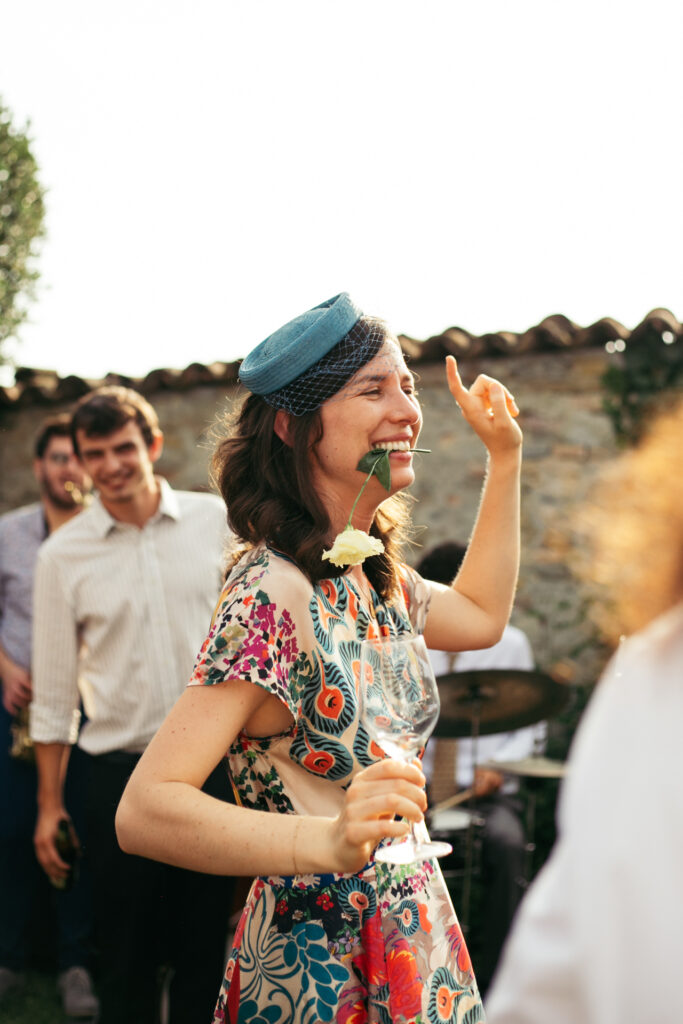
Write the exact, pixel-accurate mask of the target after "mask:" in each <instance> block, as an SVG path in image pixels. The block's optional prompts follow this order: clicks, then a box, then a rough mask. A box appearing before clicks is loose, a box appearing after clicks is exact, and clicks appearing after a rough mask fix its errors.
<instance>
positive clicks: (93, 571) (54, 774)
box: [31, 387, 232, 1024]
mask: <svg viewBox="0 0 683 1024" xmlns="http://www.w3.org/2000/svg"><path fill="white" fill-rule="evenodd" d="M71 429H72V437H73V441H74V447H75V450H76V452H77V454H78V456H79V458H80V461H81V464H82V466H83V468H84V469H85V470H86V471H87V472H88V473H89V475H90V476H91V477H92V480H93V485H94V487H95V488H96V490H97V492H98V493H97V497H96V498H95V500H94V501H93V503H92V505H91V507H90V508H89V509H88V510H87V511H86V512H84V513H83V514H82V515H81V516H80V517H78V519H76V520H74V522H73V523H69V524H68V525H67V526H66V527H65V528H64V529H63V530H61V531H60V532H59V534H57V535H55V537H54V538H50V539H49V541H48V542H47V543H46V544H45V545H44V546H43V548H42V549H41V551H40V555H39V558H38V565H37V571H36V587H35V607H34V614H35V624H36V629H35V633H34V637H35V640H34V650H33V687H34V700H33V704H32V708H31V735H32V737H33V740H34V744H35V749H36V759H37V763H38V771H39V787H38V820H37V825H36V832H35V846H36V853H37V855H38V859H39V860H40V862H41V864H42V865H43V867H44V869H45V871H46V872H47V873H48V875H50V877H52V878H60V877H63V876H64V874H65V871H66V864H65V863H64V861H63V860H62V859H61V858H60V856H59V854H58V853H57V850H56V847H55V835H56V831H57V825H58V822H59V821H60V819H62V818H64V817H68V808H66V807H65V806H64V799H63V793H62V786H61V781H60V765H61V762H62V757H63V753H64V750H65V748H66V747H67V746H68V745H69V744H70V743H72V742H73V741H74V739H75V736H76V729H77V725H78V711H77V709H78V705H79V699H80V697H82V700H83V706H84V710H85V715H86V720H85V722H84V724H83V725H82V727H81V729H80V733H79V735H78V745H79V747H80V748H81V749H82V751H84V753H85V755H86V757H87V761H88V767H89V789H88V800H87V805H86V812H87V814H86V820H87V834H86V837H85V842H86V843H87V847H88V852H89V860H90V862H91V865H92V873H93V885H94V893H95V912H96V925H97V938H98V942H99V948H100V954H101V965H100V975H99V991H100V1001H101V1017H100V1024H123V1022H124V1021H125V1022H126V1024H153V1022H155V1021H156V1020H157V1019H158V991H157V977H158V973H159V967H160V966H162V965H168V964H170V965H171V967H172V969H173V976H172V981H171V984H170V1018H169V1019H170V1022H171V1024H174V1022H177V1024H181V1022H182V1024H186V1022H188V1021H193V1020H197V1021H199V1020H209V1019H210V1017H211V1012H212V1008H213V1005H214V1002H215V996H216V991H217V990H218V986H219V984H220V978H221V975H222V968H223V958H224V946H225V938H226V932H227V924H228V918H229V912H230V903H231V890H232V881H231V880H229V879H224V878H218V877H212V876H207V875H199V874H195V873H193V872H187V871H180V870H178V869H175V868H170V867H167V866H165V865H161V864H156V863H154V862H151V861H147V860H144V859H142V858H139V857H132V856H129V855H127V854H124V853H122V852H121V850H120V849H119V847H118V843H117V841H116V836H115V832H114V816H115V812H116V807H117V805H118V801H119V798H120V796H121V793H122V791H123V788H124V786H125V783H126V780H127V778H128V776H129V775H130V773H131V771H132V769H133V767H134V765H135V764H136V762H137V760H138V758H139V757H140V755H141V754H142V752H143V751H144V749H145V747H146V746H147V744H148V742H149V741H150V740H151V738H152V736H153V735H154V733H155V732H156V730H157V728H158V727H159V725H160V724H161V722H162V720H163V719H164V717H165V716H166V714H167V712H168V711H169V709H170V708H171V706H172V705H173V703H174V702H175V700H176V698H177V697H178V696H179V695H180V693H181V692H182V690H183V688H184V686H185V685H186V683H187V680H188V678H189V676H190V673H191V670H192V665H193V662H194V658H195V656H196V653H197V651H198V650H199V647H200V646H201V643H202V640H203V637H204V636H205V634H206V631H207V628H208V624H209V622H210V619H211V613H212V610H213V607H214V605H215V602H216V600H217V598H218V594H219V592H220V588H221V582H222V571H221V570H222V564H223V562H224V556H225V550H224V548H225V542H226V533H227V530H226V525H225V508H224V506H223V503H222V502H221V501H220V499H219V498H218V497H215V496H213V495H208V494H193V493H188V492H177V491H173V490H172V489H171V487H170V486H169V484H168V483H167V482H166V481H165V480H163V479H160V478H159V477H156V476H155V474H154V464H155V462H156V461H157V460H158V458H159V456H160V455H161V450H162V445H163V436H162V434H161V431H160V430H159V426H158V420H157V417H156V413H155V412H154V410H153V409H152V407H151V406H150V405H149V403H148V402H146V401H145V399H143V398H142V396H140V395H138V394H137V393H136V392H134V391H131V390H130V389H126V388H120V387H106V388H100V389H98V390H97V391H94V392H92V393H91V394H90V395H87V396H86V397H85V398H84V399H82V400H81V402H80V403H79V404H78V405H77V407H76V411H75V413H74V417H73V420H72V425H71ZM205 788H207V790H208V791H210V792H211V793H212V794H213V795H215V796H217V797H218V798H220V799H230V798H231V797H230V792H229V784H228V779H227V774H226V773H225V770H224V768H223V767H222V766H219V767H218V768H217V769H216V771H214V773H213V774H212V775H211V776H210V777H209V779H208V780H207V783H206V787H205Z"/></svg>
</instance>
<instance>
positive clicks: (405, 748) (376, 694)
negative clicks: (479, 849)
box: [360, 633, 452, 864]
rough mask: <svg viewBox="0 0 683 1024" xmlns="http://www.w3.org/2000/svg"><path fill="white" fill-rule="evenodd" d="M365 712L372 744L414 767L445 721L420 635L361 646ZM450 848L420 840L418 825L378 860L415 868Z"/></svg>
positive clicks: (380, 850)
mask: <svg viewBox="0 0 683 1024" xmlns="http://www.w3.org/2000/svg"><path fill="white" fill-rule="evenodd" d="M360 647H361V656H360V709H361V717H362V721H363V725H364V727H365V729H366V730H367V732H368V734H369V735H370V738H371V739H373V740H374V741H375V743H377V745H378V746H380V747H381V748H382V750H383V751H384V753H385V754H387V755H388V756H389V757H393V758H395V759H396V760H399V761H406V762H410V761H412V760H413V759H414V758H415V757H416V756H417V754H418V753H419V751H420V750H421V749H422V747H424V745H425V744H426V742H427V740H428V739H429V737H430V735H431V733H432V730H433V729H434V726H435V725H436V721H437V718H438V717H439V691H438V689H437V686H436V680H435V678H434V672H433V671H432V666H431V662H430V660H429V654H428V653H427V647H426V645H425V642H424V638H423V637H422V636H418V635H417V634H414V633H409V634H405V635H403V636H398V637H390V636H381V637H376V638H371V639H369V640H362V641H361V645H360ZM451 850H452V847H451V846H450V845H449V844H448V843H440V842H431V841H427V840H426V839H425V840H423V839H420V838H419V837H418V835H417V834H416V831H415V824H414V823H413V824H412V825H411V828H410V834H409V836H408V837H407V838H406V839H405V840H404V841H402V842H399V843H392V844H389V845H386V846H381V847H379V848H378V849H377V850H376V851H375V860H379V861H385V862H387V863H390V864H412V863H413V862H417V861H423V860H430V859H431V858H432V857H443V856H445V855H446V854H448V853H450V852H451Z"/></svg>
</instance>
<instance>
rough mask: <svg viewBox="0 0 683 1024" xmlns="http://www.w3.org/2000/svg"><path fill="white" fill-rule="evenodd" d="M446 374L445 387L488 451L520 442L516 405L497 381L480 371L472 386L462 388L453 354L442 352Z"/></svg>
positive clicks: (502, 448) (511, 448)
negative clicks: (446, 384)
mask: <svg viewBox="0 0 683 1024" xmlns="http://www.w3.org/2000/svg"><path fill="white" fill-rule="evenodd" d="M446 376H447V378H448V388H449V390H450V392H451V394H452V395H453V398H454V399H455V401H456V402H457V404H458V406H459V407H460V410H461V411H462V414H463V416H464V417H465V419H466V420H467V422H468V423H469V425H470V426H471V427H472V429H473V430H474V432H475V433H476V434H477V436H478V437H480V438H481V440H482V441H483V442H484V444H485V445H486V447H487V449H488V451H489V453H490V454H491V455H495V454H499V453H502V452H505V451H514V450H515V449H517V448H519V447H520V446H521V444H522V431H521V430H520V428H519V424H518V423H517V422H516V420H515V417H516V416H518V415H519V409H518V408H517V403H516V402H515V400H514V398H513V396H512V395H511V394H510V392H509V391H508V390H507V388H506V387H504V386H503V385H502V384H501V383H500V381H497V380H495V379H494V378H493V377H488V376H487V375H486V374H485V373H480V374H479V376H478V377H477V379H476V380H475V382H474V384H473V385H472V387H471V388H469V389H468V388H466V387H465V386H464V384H463V382H462V380H461V379H460V374H459V373H458V364H457V362H456V361H455V358H454V357H453V356H446Z"/></svg>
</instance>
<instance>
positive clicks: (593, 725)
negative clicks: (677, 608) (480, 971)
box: [487, 615, 683, 1024]
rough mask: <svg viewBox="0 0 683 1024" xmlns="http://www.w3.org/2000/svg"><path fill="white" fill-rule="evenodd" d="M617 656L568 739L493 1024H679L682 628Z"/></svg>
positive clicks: (492, 1010)
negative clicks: (540, 858)
mask: <svg viewBox="0 0 683 1024" xmlns="http://www.w3.org/2000/svg"><path fill="white" fill-rule="evenodd" d="M681 619H682V620H683V615H682V616H681ZM634 639H635V638H634ZM655 640H657V637H655ZM627 647H628V656H627V658H625V659H622V658H621V657H620V658H619V659H617V660H616V661H615V662H613V663H612V666H611V667H610V669H609V670H608V672H607V673H606V675H605V677H604V679H603V680H602V681H601V683H600V684H599V685H598V687H597V690H596V693H595V694H594V695H593V697H592V699H591V703H590V706H589V708H588V709H587V711H586V713H585V715H584V718H583V720H582V722H581V725H580V728H579V730H578V732H577V736H576V740H575V743H574V746H573V750H572V753H571V757H570V760H569V765H568V775H567V779H566V780H565V783H564V785H563V788H562V793H561V798H560V808H559V819H560V820H559V839H558V842H557V844H556V846H555V849H554V851H553V853H552V854H551V857H550V860H549V861H548V863H547V864H546V866H545V867H544V869H543V870H542V872H541V873H540V874H539V876H538V878H537V879H536V880H535V881H534V883H533V885H532V886H531V888H530V890H529V892H528V894H527V896H526V897H525V899H524V900H523V902H522V904H521V907H520V908H519V911H518V915H517V918H516V920H515V924H514V926H513V930H512V933H511V935H510V937H509V939H508V942H507V944H506V947H505V950H504V952H503V958H502V962H501V966H500V969H499V971H498V973H497V975H496V978H495V981H494V986H493V989H492V991H491V993H490V996H489V998H488V999H487V1015H488V1021H489V1024H577V1022H579V1021H580V1022H581V1024H624V1022H626V1021H629V1022H631V1021H632V1022H640V1021H659V1020H661V1021H671V1022H673V1021H683V986H682V985H681V984H680V978H681V968H680V952H681V949H683V914H682V913H681V907H683V804H682V803H681V797H680V779H681V778H682V777H683V744H681V741H680V723H681V721H683V685H682V683H683V676H682V674H681V665H683V621H682V623H681V629H680V636H679V638H678V639H677V640H676V641H675V642H672V641H671V638H669V639H668V641H667V644H661V645H660V643H659V642H657V643H652V634H650V636H649V637H648V638H647V642H646V643H644V644H643V643H642V642H636V643H633V642H632V641H631V642H629V644H628V645H627Z"/></svg>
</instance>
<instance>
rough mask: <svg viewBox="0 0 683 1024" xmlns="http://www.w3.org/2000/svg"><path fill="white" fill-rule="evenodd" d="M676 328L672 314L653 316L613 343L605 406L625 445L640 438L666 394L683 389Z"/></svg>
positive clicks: (682, 343)
mask: <svg viewBox="0 0 683 1024" xmlns="http://www.w3.org/2000/svg"><path fill="white" fill-rule="evenodd" d="M664 312H666V311H662V314H663V313H664ZM672 327H673V317H671V316H670V315H668V316H666V317H665V316H664V315H662V316H657V315H656V314H655V315H650V316H649V317H648V318H647V319H646V320H644V321H643V322H642V323H641V324H639V326H638V327H637V328H636V329H635V330H634V331H633V332H632V334H631V335H630V337H629V338H628V339H627V340H623V341H616V342H612V343H610V351H611V353H612V358H613V362H612V364H611V365H610V366H609V367H608V368H607V370H606V372H605V374H604V375H603V378H602V385H603V388H604V391H605V396H604V400H603V406H604V409H605V412H606V413H607V415H608V416H609V417H610V419H611V421H612V425H613V427H614V431H615V434H616V436H617V439H618V440H619V442H620V443H621V444H633V443H635V442H636V441H637V440H638V439H639V437H640V436H641V434H642V432H643V429H644V428H645V426H646V424H647V420H648V416H649V414H650V413H654V412H655V411H656V410H657V408H658V407H659V406H660V405H661V404H662V396H663V395H664V394H665V393H666V392H670V391H679V390H681V389H683V335H681V333H680V332H676V331H675V330H673V329H672Z"/></svg>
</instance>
